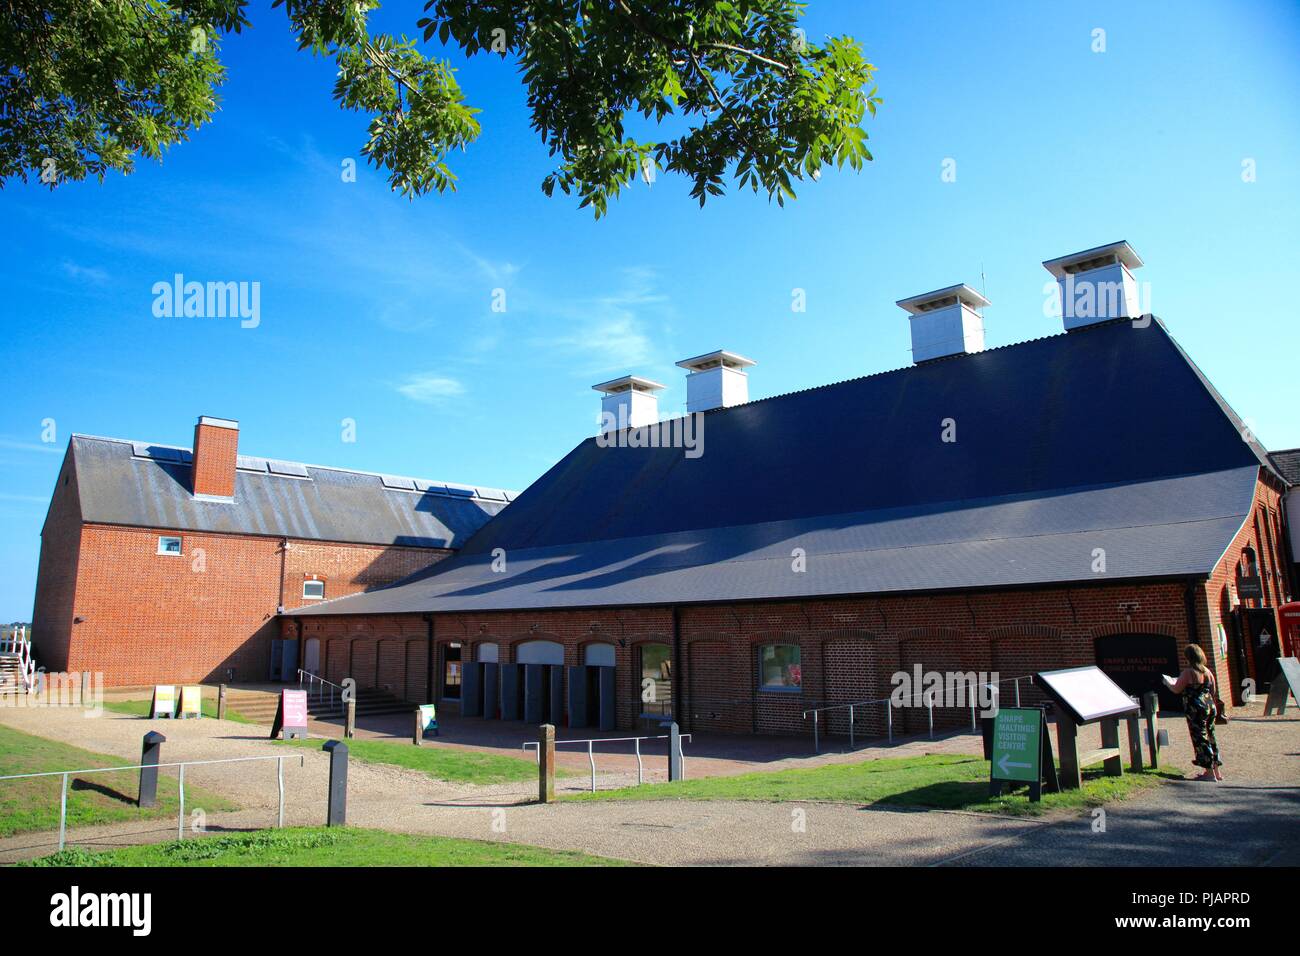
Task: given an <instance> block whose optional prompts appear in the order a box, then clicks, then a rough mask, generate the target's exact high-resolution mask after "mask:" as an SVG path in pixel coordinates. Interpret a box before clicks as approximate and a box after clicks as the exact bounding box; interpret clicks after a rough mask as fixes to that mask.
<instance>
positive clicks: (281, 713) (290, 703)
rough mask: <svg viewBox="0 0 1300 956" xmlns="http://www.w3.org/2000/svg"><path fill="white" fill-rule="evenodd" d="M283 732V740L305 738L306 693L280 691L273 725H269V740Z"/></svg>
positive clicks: (300, 691)
mask: <svg viewBox="0 0 1300 956" xmlns="http://www.w3.org/2000/svg"><path fill="white" fill-rule="evenodd" d="M281 731H284V739H285V740H288V739H290V738H291V737H306V736H307V692H306V691H305V690H282V691H280V702H279V704H278V705H277V706H276V708H275V723H273V724H272V725H271V739H272V740H274V739H275V738H276V737H278V736H280V732H281Z"/></svg>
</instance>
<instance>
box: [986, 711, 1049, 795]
mask: <svg viewBox="0 0 1300 956" xmlns="http://www.w3.org/2000/svg"><path fill="white" fill-rule="evenodd" d="M1042 734H1043V712H1042V711H1041V710H1038V709H1036V708H1033V707H1003V708H1002V709H1000V710H999V711H998V713H997V716H996V717H994V718H993V755H992V763H993V768H992V771H991V776H992V779H994V780H1018V781H1020V782H1022V783H1025V782H1028V783H1037V782H1038V780H1039V778H1040V774H1041V773H1042V766H1041V760H1042V755H1043V737H1042Z"/></svg>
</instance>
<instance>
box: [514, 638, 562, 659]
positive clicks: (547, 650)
mask: <svg viewBox="0 0 1300 956" xmlns="http://www.w3.org/2000/svg"><path fill="white" fill-rule="evenodd" d="M515 663H516V664H563V663H564V647H563V645H560V644H556V643H555V642H554V641H524V643H522V644H520V645H519V646H518V647H517V648H515Z"/></svg>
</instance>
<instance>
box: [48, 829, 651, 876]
mask: <svg viewBox="0 0 1300 956" xmlns="http://www.w3.org/2000/svg"><path fill="white" fill-rule="evenodd" d="M23 865H26V866H148V867H156V866H630V865H632V864H629V863H625V862H624V861H622V860H611V859H607V858H605V857H599V856H588V855H587V854H585V853H575V852H572V851H569V850H547V849H544V848H542V847H534V846H524V845H522V844H518V843H492V842H488V841H485V840H462V839H455V838H452V837H428V836H409V835H406V834H400V833H387V832H385V831H383V830H362V829H357V828H355V827H335V828H331V829H327V828H325V827H302V828H293V829H286V830H257V831H254V832H252V833H240V834H234V835H231V836H207V837H196V838H195V839H193V840H186V841H183V842H172V843H155V844H151V845H149V846H133V847H123V848H122V849H119V850H102V851H98V852H90V851H87V850H82V849H71V850H64V851H63V852H61V853H54V854H51V855H50V856H45V857H41V858H40V859H39V860H32V861H29V862H28V863H26V864H23Z"/></svg>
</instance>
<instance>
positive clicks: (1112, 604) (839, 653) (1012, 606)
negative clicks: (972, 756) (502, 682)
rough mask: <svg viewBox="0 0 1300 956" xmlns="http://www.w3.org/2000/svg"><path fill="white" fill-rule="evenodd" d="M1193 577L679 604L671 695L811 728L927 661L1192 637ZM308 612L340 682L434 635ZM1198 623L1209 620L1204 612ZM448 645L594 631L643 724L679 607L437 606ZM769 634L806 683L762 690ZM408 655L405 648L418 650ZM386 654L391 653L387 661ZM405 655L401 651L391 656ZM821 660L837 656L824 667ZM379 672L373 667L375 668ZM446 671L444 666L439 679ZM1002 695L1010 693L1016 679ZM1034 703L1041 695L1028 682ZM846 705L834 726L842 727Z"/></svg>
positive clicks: (438, 635)
mask: <svg viewBox="0 0 1300 956" xmlns="http://www.w3.org/2000/svg"><path fill="white" fill-rule="evenodd" d="M1185 599H1186V586H1185V584H1183V583H1181V582H1170V583H1156V584H1142V585H1128V584H1107V583H1098V584H1095V585H1087V586H1079V587H1073V588H1050V589H1042V590H1022V591H1004V592H988V593H983V594H969V595H966V594H948V595H933V596H925V595H918V596H901V597H889V598H861V599H843V600H816V601H802V602H788V603H781V604H775V603H774V604H756V603H751V604H742V605H710V606H703V607H685V608H682V609H681V611H680V616H681V640H682V651H681V654H680V655H679V658H680V659H679V660H677V661H676V662H675V667H674V674H673V693H674V695H675V696H676V697H677V700H678V709H679V713H681V714H682V716H683V722H684V723H685V724H686V725H687V726H688V727H689V728H690V729H694V730H698V731H706V730H712V731H717V732H730V733H808V732H809V730H810V725H809V724H808V723H807V722H806V721H804V720H803V719H802V716H801V712H802V711H803V710H804V709H805V708H809V707H812V706H816V705H818V704H821V703H826V702H844V703H847V702H849V701H856V700H863V699H876V698H883V697H887V696H888V695H889V694H890V693H891V691H892V689H893V685H892V683H891V677H892V675H893V674H894V673H895V672H896V671H898V670H899V669H900V668H903V667H910V666H912V665H914V664H919V665H921V667H922V670H923V671H926V670H939V671H947V670H958V671H962V672H968V671H976V672H978V671H990V672H991V671H997V672H998V673H999V675H1000V676H1001V677H1002V678H1012V677H1019V676H1023V675H1026V674H1030V673H1032V672H1034V671H1038V670H1045V669H1050V668H1057V667H1063V666H1070V665H1078V664H1087V663H1092V662H1093V661H1094V659H1095V658H1094V652H1093V641H1094V639H1095V638H1096V637H1099V636H1102V635H1104V634H1108V633H1119V632H1147V633H1157V634H1167V635H1170V636H1172V637H1174V638H1175V639H1176V640H1177V641H1178V642H1179V645H1180V647H1181V646H1182V645H1183V644H1185V643H1186V642H1187V639H1188V628H1187V613H1186V600H1185ZM299 623H301V626H302V627H303V629H304V630H303V633H304V636H307V637H312V636H315V637H318V638H319V639H321V640H322V646H327V647H328V648H329V654H330V656H331V661H330V662H329V663H328V664H326V665H325V666H326V672H327V674H329V675H330V679H331V680H338V679H341V678H342V677H344V676H352V677H356V678H357V681H358V684H360V685H361V686H365V685H366V683H367V680H365V679H363V677H364V678H367V679H368V680H371V681H373V680H376V679H377V680H380V681H383V682H387V683H391V684H392V685H393V686H394V687H396V686H399V684H398V681H399V675H398V671H397V670H396V664H395V663H394V665H393V670H392V673H391V674H390V675H387V676H386V675H385V672H384V666H383V665H382V663H381V666H380V669H379V673H378V674H376V673H375V671H374V665H373V663H364V662H363V663H353V664H351V665H350V669H349V670H347V671H344V670H343V669H342V667H341V666H340V665H338V663H337V661H338V659H339V658H340V657H342V656H345V653H346V652H345V648H346V647H347V646H348V644H349V642H350V643H351V644H352V645H354V646H355V647H356V648H358V649H361V648H364V652H362V651H359V650H354V652H353V653H354V657H355V655H356V654H357V653H361V654H362V657H363V658H366V659H368V660H369V661H371V662H373V661H374V659H375V651H374V648H375V646H376V645H375V641H376V640H377V639H379V640H384V639H404V640H406V641H407V642H409V643H408V647H409V646H411V645H412V644H414V645H418V644H419V643H420V642H421V640H422V639H424V638H425V633H426V632H425V628H426V624H425V622H424V621H423V620H422V618H421V617H420V615H415V614H411V615H375V616H363V617H352V616H338V617H310V618H298V619H293V618H287V619H284V622H283V627H285V628H287V629H292V628H296V627H297V626H299ZM1201 623H1202V624H1203V623H1204V617H1203V616H1202V619H1201ZM434 630H435V641H436V643H437V644H438V645H444V644H447V643H449V642H453V641H454V642H457V643H460V644H461V645H462V659H463V660H465V661H470V660H473V659H474V648H475V645H476V644H478V643H480V642H493V643H496V644H498V645H499V646H500V660H501V661H502V662H508V661H512V660H514V659H515V648H516V647H517V645H519V644H520V643H523V642H525V641H530V640H554V641H557V642H558V643H560V644H561V645H563V647H564V653H565V663H566V664H579V663H582V660H583V648H584V647H585V645H586V644H588V643H591V642H593V641H600V642H608V643H613V644H615V663H616V668H617V671H616V683H617V687H618V707H617V714H618V722H619V726H620V727H623V728H630V727H633V726H635V724H636V719H637V716H638V714H639V713H640V711H641V706H640V671H639V656H638V651H639V648H640V647H641V646H642V645H643V644H645V643H647V642H659V643H666V644H669V645H670V646H671V644H672V616H671V612H670V611H669V610H668V609H663V608H620V609H617V610H613V609H611V610H590V611H577V610H571V611H542V612H536V613H499V614H477V615H473V614H438V615H435V616H434ZM767 643H797V644H798V645H799V646H800V648H801V662H802V680H803V687H802V691H801V692H795V693H790V692H779V691H761V690H757V689H756V685H757V683H758V679H757V660H758V649H759V648H760V647H761V646H762V645H763V644H767ZM408 653H409V652H408ZM385 659H386V657H385V656H384V655H383V654H382V653H381V654H380V660H381V661H383V660H385ZM393 660H394V661H396V657H395V656H394V657H393ZM824 662H830V664H831V665H832V666H829V667H828V666H827V664H826V663H824ZM372 675H373V676H372ZM440 680H441V675H437V676H436V682H440ZM405 686H406V687H407V696H408V698H410V699H422V698H423V696H424V692H423V683H422V681H421V680H419V679H418V678H417V677H413V676H412V675H411V674H410V671H409V665H408V670H407V674H406V681H405ZM1005 693H1006V694H1007V695H1008V696H1007V697H1005V698H1004V700H1010V699H1011V697H1010V695H1011V694H1012V691H1011V690H1010V688H1008V689H1007V690H1006V691H1005ZM1022 699H1023V700H1024V701H1025V702H1030V701H1033V700H1037V699H1038V698H1037V697H1036V696H1035V694H1034V692H1033V691H1032V690H1031V689H1030V688H1029V687H1028V686H1027V685H1026V686H1025V687H1024V688H1023V698H1022ZM855 716H856V724H857V726H858V728H859V730H863V728H865V731H864V732H867V733H871V732H874V733H883V732H884V721H885V714H884V708H883V707H881V708H879V710H878V712H877V711H876V709H875V708H872V709H869V710H868V712H867V713H863V714H857V715H855ZM895 719H896V720H899V719H901V720H904V721H906V722H907V723H906V724H905V725H904V726H903V727H901V728H900V727H899V726H898V724H897V723H896V724H895V729H896V730H900V731H902V730H908V731H911V732H916V731H920V730H924V728H925V716H924V712H923V711H922V712H914V713H911V714H904V715H902V717H899V715H898V712H895ZM844 720H845V718H844V717H843V716H837V717H835V718H833V721H835V722H834V723H833V724H832V726H833V727H835V728H836V729H843V722H844ZM969 720H970V712H969V709H968V708H952V709H951V710H944V709H942V708H940V709H939V710H937V711H936V726H938V727H943V726H945V725H953V726H959V725H965V724H966V723H968V722H969Z"/></svg>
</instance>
